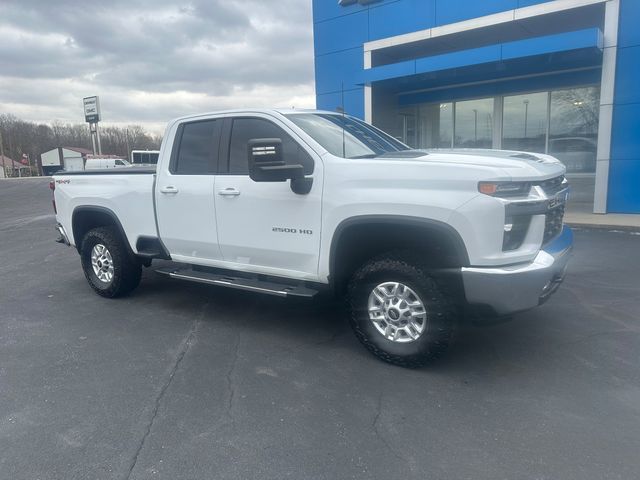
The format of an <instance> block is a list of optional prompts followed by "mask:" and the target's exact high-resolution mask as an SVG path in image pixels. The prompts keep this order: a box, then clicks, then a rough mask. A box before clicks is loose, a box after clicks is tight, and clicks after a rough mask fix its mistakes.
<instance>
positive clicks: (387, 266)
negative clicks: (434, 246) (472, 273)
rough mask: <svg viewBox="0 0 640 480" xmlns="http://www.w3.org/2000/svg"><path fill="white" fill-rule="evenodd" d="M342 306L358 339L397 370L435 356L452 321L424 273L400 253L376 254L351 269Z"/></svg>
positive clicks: (448, 337)
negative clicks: (346, 301) (346, 306)
mask: <svg viewBox="0 0 640 480" xmlns="http://www.w3.org/2000/svg"><path fill="white" fill-rule="evenodd" d="M348 307H349V310H350V322H351V326H352V328H353V330H354V332H355V334H356V337H358V340H360V342H361V343H362V344H363V345H364V346H365V347H366V348H367V349H368V350H369V351H370V352H372V353H373V354H374V355H375V356H377V357H378V358H380V359H382V360H384V361H386V362H389V363H392V364H395V365H400V366H403V367H420V366H423V365H425V364H427V363H429V362H430V361H432V360H434V359H436V358H438V357H439V356H441V355H442V354H443V353H444V352H445V350H446V349H447V348H448V347H449V345H450V343H451V341H452V338H453V334H454V331H455V327H456V324H457V317H458V315H457V312H456V311H455V308H454V306H453V303H452V302H451V300H450V299H449V297H448V296H447V295H446V294H445V293H444V292H443V291H442V290H441V288H440V287H439V286H438V284H437V283H436V282H435V280H434V279H433V277H432V276H431V275H430V274H429V272H428V271H427V270H426V269H425V268H424V267H422V266H420V264H419V262H416V261H415V260H413V259H411V256H410V255H408V254H402V253H391V254H385V255H382V256H380V257H377V258H374V259H372V260H370V261H368V262H367V263H365V264H364V265H362V266H361V267H360V268H359V269H358V270H356V272H355V273H354V274H353V276H352V278H351V281H350V283H349V288H348Z"/></svg>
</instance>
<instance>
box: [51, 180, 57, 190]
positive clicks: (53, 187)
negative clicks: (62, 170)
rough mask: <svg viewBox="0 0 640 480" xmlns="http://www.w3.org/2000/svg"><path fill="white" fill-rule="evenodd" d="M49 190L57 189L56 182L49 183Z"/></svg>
mask: <svg viewBox="0 0 640 480" xmlns="http://www.w3.org/2000/svg"><path fill="white" fill-rule="evenodd" d="M49 188H50V189H51V190H55V189H56V182H55V181H54V180H51V181H50V182H49Z"/></svg>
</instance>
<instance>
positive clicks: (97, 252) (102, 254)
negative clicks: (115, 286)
mask: <svg viewBox="0 0 640 480" xmlns="http://www.w3.org/2000/svg"><path fill="white" fill-rule="evenodd" d="M91 267H92V268H93V273H95V274H96V277H98V280H100V281H101V282H104V283H111V280H113V259H112V258H111V253H109V250H107V247H105V246H104V245H102V244H101V243H97V244H96V245H94V246H93V249H92V250H91Z"/></svg>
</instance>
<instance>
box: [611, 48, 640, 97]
mask: <svg viewBox="0 0 640 480" xmlns="http://www.w3.org/2000/svg"><path fill="white" fill-rule="evenodd" d="M638 79H640V46H637V47H627V48H620V49H619V50H618V60H617V62H616V95H615V103H616V104H627V103H640V88H638Z"/></svg>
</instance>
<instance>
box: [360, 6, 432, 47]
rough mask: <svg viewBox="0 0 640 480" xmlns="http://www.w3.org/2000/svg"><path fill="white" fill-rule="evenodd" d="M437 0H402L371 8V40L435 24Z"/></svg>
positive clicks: (423, 28) (422, 28)
mask: <svg viewBox="0 0 640 480" xmlns="http://www.w3.org/2000/svg"><path fill="white" fill-rule="evenodd" d="M435 20H436V0H400V1H399V2H396V3H391V4H386V5H382V6H374V5H372V6H371V8H370V10H369V40H379V39H381V38H387V37H393V36H396V35H402V34H405V33H407V32H413V31H417V30H425V29H427V28H431V27H433V26H435Z"/></svg>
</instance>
